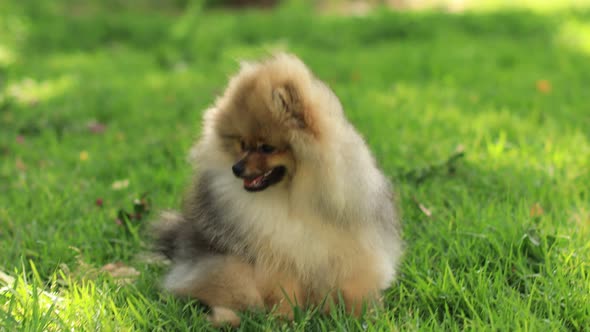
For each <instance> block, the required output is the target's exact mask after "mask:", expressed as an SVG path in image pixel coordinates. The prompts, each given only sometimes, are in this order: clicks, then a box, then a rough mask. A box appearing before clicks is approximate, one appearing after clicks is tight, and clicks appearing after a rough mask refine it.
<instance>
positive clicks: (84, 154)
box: [80, 151, 90, 161]
mask: <svg viewBox="0 0 590 332" xmlns="http://www.w3.org/2000/svg"><path fill="white" fill-rule="evenodd" d="M89 156H90V155H89V154H88V151H80V161H86V160H88V157H89Z"/></svg>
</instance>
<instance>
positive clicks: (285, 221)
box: [165, 54, 402, 323]
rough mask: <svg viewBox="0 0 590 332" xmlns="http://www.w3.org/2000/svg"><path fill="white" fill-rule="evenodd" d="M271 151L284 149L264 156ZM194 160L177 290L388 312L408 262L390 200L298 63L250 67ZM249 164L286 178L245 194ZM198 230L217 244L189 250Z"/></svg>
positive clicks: (269, 303) (337, 112)
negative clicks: (400, 269) (240, 168)
mask: <svg viewBox="0 0 590 332" xmlns="http://www.w3.org/2000/svg"><path fill="white" fill-rule="evenodd" d="M262 144H267V145H271V146H273V147H275V148H276V151H273V153H261V152H260V151H259V149H260V147H261V146H262ZM191 158H192V160H193V164H194V166H195V171H196V173H197V175H198V176H197V177H196V178H197V179H198V181H196V182H195V183H194V184H193V188H195V190H194V191H195V192H196V194H194V195H193V196H189V197H188V198H187V200H186V204H185V210H184V212H183V217H182V218H183V219H184V223H181V224H182V225H181V226H178V227H177V229H178V231H177V233H178V236H177V238H178V241H176V242H175V244H174V246H170V247H171V248H172V247H173V248H176V249H175V250H176V251H177V252H178V253H179V254H177V256H178V257H179V258H177V259H176V260H175V263H174V264H175V265H174V266H173V268H172V271H171V272H170V274H169V275H168V277H167V279H166V282H165V286H166V288H167V289H169V290H171V291H173V292H174V293H176V294H180V295H190V296H194V297H196V298H198V299H200V300H202V301H203V302H205V303H207V304H209V305H210V306H212V307H220V308H225V309H231V310H235V311H241V310H245V309H247V308H260V307H264V308H266V309H271V308H273V307H274V308H277V312H278V313H279V314H281V315H284V316H287V317H292V310H291V304H295V303H296V304H298V305H302V306H309V305H319V304H321V303H322V301H323V300H324V299H326V297H328V298H330V299H332V300H337V299H339V298H342V299H343V300H344V303H343V304H344V306H345V307H346V309H347V310H348V311H349V312H350V313H352V314H355V315H359V314H360V312H361V307H362V306H363V305H369V306H379V303H380V293H381V291H382V290H383V289H385V288H387V287H389V286H390V285H391V283H392V281H393V280H394V279H395V274H396V269H397V265H398V262H399V259H400V256H401V253H402V241H401V238H400V228H399V223H398V215H397V211H396V210H395V206H394V204H393V202H392V200H393V194H392V190H391V187H390V184H389V182H388V180H387V178H386V177H385V176H384V175H383V174H382V173H381V171H380V170H379V169H378V167H377V165H376V162H375V160H374V159H373V157H372V155H371V153H370V151H369V149H368V148H367V146H366V144H365V142H364V140H363V138H362V137H361V136H360V135H359V134H358V133H357V132H356V130H355V129H354V128H353V126H352V125H350V123H349V122H348V121H347V120H346V118H345V116H344V112H343V111H342V107H341V105H340V102H339V101H338V98H337V97H336V96H335V95H334V93H333V92H332V91H331V90H330V89H329V88H328V87H327V86H326V85H324V84H323V83H322V82H321V81H319V80H317V79H316V78H315V77H314V76H313V75H312V73H311V72H310V71H309V69H308V68H307V67H306V66H305V65H304V64H303V63H302V62H301V61H300V60H299V59H297V58H296V57H294V56H291V55H286V54H280V55H277V56H274V57H272V58H270V59H268V60H266V61H263V62H260V63H251V64H245V65H243V66H242V69H241V70H240V72H239V73H238V74H237V75H236V76H234V77H233V78H232V79H231V80H230V83H229V85H228V87H227V89H226V91H225V93H224V94H223V96H221V97H220V98H219V99H218V100H217V101H216V103H215V105H214V106H213V107H212V108H210V109H209V110H207V111H206V113H205V115H204V124H203V133H202V136H201V138H200V139H199V141H198V142H197V144H195V146H194V147H193V149H192V151H191ZM239 161H243V163H244V165H245V170H244V174H245V176H256V175H259V174H262V173H264V172H267V171H269V170H273V169H274V168H275V167H277V166H282V167H284V168H285V169H286V176H285V177H284V178H283V179H282V180H281V181H280V182H278V183H276V184H274V185H272V186H270V187H268V188H266V189H265V190H263V191H259V192H254V193H252V192H247V191H245V190H244V188H243V186H244V183H245V182H244V183H242V180H241V179H238V178H236V177H235V176H234V174H232V165H234V164H236V162H239ZM211 218H215V220H214V221H212V220H213V219H211ZM174 225H176V224H174ZM190 232H194V233H195V234H196V235H195V236H196V237H198V238H199V241H201V242H203V241H204V242H206V244H207V245H206V246H200V247H198V248H199V249H198V250H196V251H195V252H197V253H196V254H194V253H192V251H190V250H188V249H186V250H185V249H183V248H184V247H190V246H191V241H193V240H191V239H192V237H191V236H192V235H190V234H191V233H190ZM171 233H172V232H170V231H168V233H166V236H167V238H170V234H171ZM183 234H184V235H183ZM186 234H189V235H186ZM203 238H204V239H203ZM193 242H198V241H196V240H195V241H193ZM199 243H200V242H199ZM207 246H209V247H207ZM195 247H196V245H195ZM204 247H207V248H209V249H207V250H210V251H211V252H210V253H209V252H208V251H207V250H205V249H202V248H204ZM187 253H189V254H187ZM173 259H174V258H173ZM337 294H338V295H339V296H336V295H337ZM218 316H219V315H218ZM218 320H219V319H218V318H216V322H217V323H219V322H218Z"/></svg>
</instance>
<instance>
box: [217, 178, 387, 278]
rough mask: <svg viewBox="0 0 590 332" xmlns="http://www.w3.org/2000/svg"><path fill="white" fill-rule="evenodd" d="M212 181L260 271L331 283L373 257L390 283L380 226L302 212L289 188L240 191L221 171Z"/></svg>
mask: <svg viewBox="0 0 590 332" xmlns="http://www.w3.org/2000/svg"><path fill="white" fill-rule="evenodd" d="M212 184H213V188H214V189H213V190H214V191H216V192H217V193H216V194H215V196H216V197H217V198H218V200H219V202H220V205H219V207H220V208H221V209H222V213H224V214H226V216H227V218H225V219H224V220H225V222H227V223H231V225H228V226H229V227H228V229H231V230H232V231H233V232H239V233H240V237H241V238H242V239H244V242H238V244H239V247H234V248H233V251H235V252H241V253H242V254H245V255H246V256H248V257H250V258H251V259H253V260H254V261H255V262H256V265H258V267H259V268H260V269H267V270H269V271H272V272H286V273H289V274H295V275H297V276H298V277H299V278H301V279H302V280H308V281H309V282H312V281H313V280H318V281H319V280H321V283H325V284H326V285H329V284H334V283H337V282H338V280H341V279H345V278H346V277H348V276H349V274H350V270H351V269H352V268H353V267H356V268H358V267H359V265H364V264H367V263H368V262H369V261H370V262H371V264H377V265H380V266H382V267H383V271H382V274H383V282H384V284H386V283H388V282H389V281H390V280H391V278H390V277H389V276H390V275H391V274H392V271H391V262H390V261H389V258H388V254H387V252H386V251H385V250H383V245H382V244H381V243H379V242H380V241H379V232H378V230H377V229H374V228H371V227H367V226H366V225H364V227H359V226H358V225H340V226H339V225H338V224H337V221H330V220H325V216H320V215H318V213H317V212H316V211H310V210H297V209H295V208H294V207H293V205H292V204H290V203H291V202H292V201H293V197H288V196H287V195H286V191H280V190H277V191H273V190H268V191H266V192H264V193H257V194H252V193H248V192H245V191H243V190H240V188H239V183H237V181H235V179H232V178H231V177H228V176H225V175H221V174H219V176H218V177H217V178H216V179H215V181H213V183H212ZM232 187H235V188H232ZM230 188H231V189H230ZM308 206H310V205H309V204H308ZM228 238H229V237H228ZM229 247H230V248H231V245H230V246H229ZM230 250H232V249H230ZM316 286H318V287H322V286H323V285H316Z"/></svg>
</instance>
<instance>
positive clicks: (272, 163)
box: [214, 55, 312, 192]
mask: <svg viewBox="0 0 590 332" xmlns="http://www.w3.org/2000/svg"><path fill="white" fill-rule="evenodd" d="M311 79H312V77H311V74H310V73H309V71H308V69H307V68H306V67H305V65H303V63H302V62H301V61H300V60H298V59H297V58H294V57H292V56H288V55H280V56H276V57H274V58H272V59H270V60H268V61H267V62H263V63H256V64H246V65H244V66H243V67H242V70H241V71H240V73H238V75H236V76H235V77H234V78H233V79H232V80H231V81H230V84H229V86H228V88H227V90H226V91H225V93H224V95H223V96H222V97H221V98H220V99H219V100H218V102H217V105H216V106H217V108H216V111H217V112H216V116H215V118H214V131H215V133H216V135H217V137H218V138H219V139H220V140H221V142H222V144H221V145H222V150H223V152H224V153H227V154H228V155H229V156H230V157H231V160H232V161H233V164H232V166H231V169H230V168H229V167H228V170H227V171H228V172H232V173H233V174H234V175H235V176H236V177H238V178H240V179H241V180H242V181H243V186H244V189H245V190H247V191H250V192H256V191H262V190H265V189H267V188H268V187H270V186H273V185H277V184H280V183H287V182H288V181H289V179H290V178H292V176H293V174H294V172H295V171H296V157H295V155H294V152H293V149H292V147H291V143H290V142H292V140H293V138H294V136H295V135H294V131H298V130H299V131H300V130H303V129H305V127H306V122H305V116H304V112H303V110H304V108H305V99H304V98H303V96H304V94H305V91H306V90H305V89H308V88H309V84H310V82H311Z"/></svg>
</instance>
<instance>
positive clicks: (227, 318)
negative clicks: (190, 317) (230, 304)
mask: <svg viewBox="0 0 590 332" xmlns="http://www.w3.org/2000/svg"><path fill="white" fill-rule="evenodd" d="M207 320H208V321H209V322H210V323H211V325H213V326H214V327H222V326H224V325H229V326H231V327H238V326H240V316H238V315H237V314H236V313H235V312H234V311H233V310H231V309H228V308H224V307H213V308H211V313H210V314H209V315H208V316H207Z"/></svg>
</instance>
